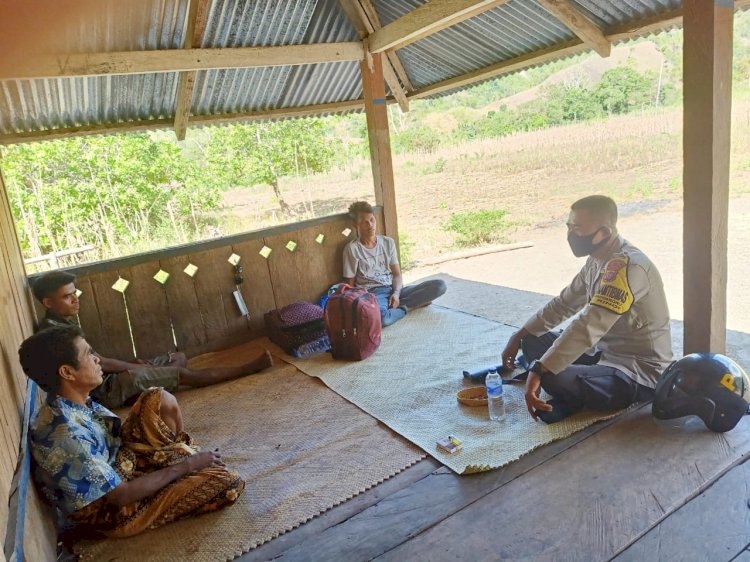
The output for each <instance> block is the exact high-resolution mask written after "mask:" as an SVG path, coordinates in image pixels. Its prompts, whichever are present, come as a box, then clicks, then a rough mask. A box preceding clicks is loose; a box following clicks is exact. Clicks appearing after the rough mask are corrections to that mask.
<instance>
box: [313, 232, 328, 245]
mask: <svg viewBox="0 0 750 562" xmlns="http://www.w3.org/2000/svg"><path fill="white" fill-rule="evenodd" d="M325 239H326V235H325V234H318V235H317V236H316V237H315V241H316V242H317V243H318V244H322V243H323V240H325Z"/></svg>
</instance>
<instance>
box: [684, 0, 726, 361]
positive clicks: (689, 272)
mask: <svg viewBox="0 0 750 562" xmlns="http://www.w3.org/2000/svg"><path fill="white" fill-rule="evenodd" d="M732 4H733V3H732V0H685V2H684V3H683V9H684V12H685V13H684V36H683V37H684V39H683V41H684V48H683V68H684V70H683V83H684V87H683V90H684V94H683V96H684V111H683V114H684V115H683V131H684V132H683V135H684V141H683V162H684V168H683V186H684V188H683V189H684V194H683V198H684V210H683V221H684V226H683V248H684V255H683V271H684V281H683V284H684V297H683V298H684V301H683V304H684V317H685V345H684V351H685V353H693V352H708V351H711V352H715V353H724V351H725V347H726V331H727V323H726V314H727V302H726V299H727V217H728V214H729V153H730V132H731V123H732V116H731V113H732V35H733V33H732V31H733V25H732V24H733V19H734V11H733V10H732Z"/></svg>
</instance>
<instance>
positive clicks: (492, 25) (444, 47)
mask: <svg viewBox="0 0 750 562" xmlns="http://www.w3.org/2000/svg"><path fill="white" fill-rule="evenodd" d="M421 4H423V2H419V1H417V0H376V1H375V2H374V3H373V5H374V6H375V8H376V10H377V11H378V15H379V16H380V17H381V19H382V21H383V23H384V24H385V22H391V21H393V20H395V19H398V18H399V17H401V16H403V15H404V14H407V13H408V12H410V11H412V10H414V9H415V8H417V7H418V6H420V5H421ZM574 37H575V35H573V33H572V32H571V31H570V30H569V29H568V28H567V27H565V26H564V25H562V24H561V23H560V22H559V21H558V20H557V19H556V18H554V17H553V16H551V15H550V14H549V12H547V11H546V10H544V9H543V8H542V7H541V6H540V5H539V4H538V3H536V2H535V1H533V0H512V1H511V2H508V3H507V4H504V5H502V6H500V7H498V8H495V9H493V10H489V11H487V12H484V13H483V14H480V15H478V16H476V17H473V18H471V19H469V20H466V21H464V22H461V23H459V24H457V25H455V26H453V27H450V28H448V29H444V30H443V31H440V32H438V33H435V34H433V35H430V36H428V37H426V38H424V39H422V40H421V41H417V42H416V43H412V44H411V45H409V46H407V47H404V48H403V49H399V50H398V51H397V53H398V55H399V57H400V58H401V62H402V63H403V65H404V68H405V69H406V72H407V73H408V74H409V78H410V79H411V82H412V84H413V85H414V87H415V88H422V87H424V86H427V85H430V84H434V83H436V82H440V81H442V80H445V79H447V78H451V77H453V76H459V75H461V74H466V73H468V72H472V71H474V70H478V69H480V68H483V67H485V66H489V65H491V64H494V63H496V62H499V61H501V60H506V59H510V58H514V57H517V56H519V55H523V54H525V53H529V52H532V51H536V50H539V49H544V48H546V47H550V46H552V45H555V44H556V43H563V42H565V41H568V40H570V39H573V38H574Z"/></svg>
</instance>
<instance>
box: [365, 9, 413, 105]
mask: <svg viewBox="0 0 750 562" xmlns="http://www.w3.org/2000/svg"><path fill="white" fill-rule="evenodd" d="M359 5H360V6H361V7H362V11H363V12H364V14H365V16H366V19H367V21H368V22H369V23H370V25H371V26H372V32H375V31H377V30H378V29H381V28H382V27H383V24H382V23H381V22H380V16H378V12H377V10H375V6H373V5H372V2H371V0H359ZM372 32H370V33H372ZM386 55H387V60H388V62H389V63H390V65H391V66H392V67H393V71H394V72H395V73H396V76H398V78H399V80H401V83H402V84H403V85H404V89H405V90H406V91H407V92H411V91H413V90H414V86H412V83H411V80H409V75H408V74H407V73H406V69H405V68H404V66H403V65H402V64H401V59H400V58H399V57H398V54H397V53H396V51H394V50H392V49H391V50H389V51H386ZM384 64H385V61H384Z"/></svg>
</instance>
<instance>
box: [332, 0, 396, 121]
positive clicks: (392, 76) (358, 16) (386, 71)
mask: <svg viewBox="0 0 750 562" xmlns="http://www.w3.org/2000/svg"><path fill="white" fill-rule="evenodd" d="M362 2H366V3H367V4H369V0H361V1H360V0H339V5H340V6H341V8H342V9H343V10H344V13H345V14H346V16H347V18H349V20H350V21H351V23H352V25H353V26H354V29H356V30H357V33H358V34H359V36H360V37H361V38H362V39H366V38H367V37H368V36H369V35H370V34H371V33H372V32H373V31H374V30H375V29H378V28H379V27H380V20H379V19H376V20H375V21H372V19H371V17H370V16H369V15H368V14H367V9H366V7H365V6H363V4H362ZM369 7H370V8H372V5H371V4H369ZM372 11H373V12H374V11H375V10H374V9H372ZM375 18H377V14H376V15H375ZM393 56H394V57H397V55H396V53H393ZM400 64H401V62H400V61H399V65H400ZM401 68H403V67H401ZM383 77H384V78H385V81H386V83H387V84H388V87H389V88H390V89H391V92H392V93H393V96H394V97H395V98H396V100H397V101H398V105H399V107H400V108H401V111H403V112H407V111H409V100H408V99H407V97H406V94H405V93H404V90H403V89H402V86H401V82H399V78H398V76H397V74H396V70H395V69H394V67H393V65H392V63H391V61H390V59H386V60H385V61H384V62H383Z"/></svg>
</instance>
